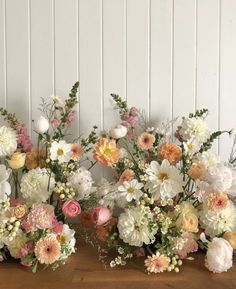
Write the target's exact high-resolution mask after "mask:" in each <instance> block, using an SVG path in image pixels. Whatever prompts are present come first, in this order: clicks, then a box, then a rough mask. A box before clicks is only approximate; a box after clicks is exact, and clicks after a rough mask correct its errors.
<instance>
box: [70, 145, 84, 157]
mask: <svg viewBox="0 0 236 289" xmlns="http://www.w3.org/2000/svg"><path fill="white" fill-rule="evenodd" d="M83 153H84V151H83V149H82V147H81V145H79V144H77V143H75V144H72V145H71V159H72V160H73V161H78V160H79V159H80V158H81V156H82V155H83Z"/></svg>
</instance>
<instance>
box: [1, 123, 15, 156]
mask: <svg viewBox="0 0 236 289" xmlns="http://www.w3.org/2000/svg"><path fill="white" fill-rule="evenodd" d="M16 148H17V140H16V132H15V131H14V130H13V129H12V128H10V127H6V126H2V127H0V157H4V156H10V155H11V154H13V153H14V151H15V150H16Z"/></svg>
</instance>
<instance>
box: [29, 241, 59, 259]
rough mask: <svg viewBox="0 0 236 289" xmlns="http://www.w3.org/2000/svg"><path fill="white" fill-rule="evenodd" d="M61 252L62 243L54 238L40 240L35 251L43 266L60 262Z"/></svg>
mask: <svg viewBox="0 0 236 289" xmlns="http://www.w3.org/2000/svg"><path fill="white" fill-rule="evenodd" d="M60 252H61V246H60V243H59V242H58V241H57V239H56V238H55V237H52V236H46V237H44V238H42V239H40V240H39V241H38V242H37V243H36V246H35V249H34V253H35V256H36V257H37V259H38V260H39V263H41V264H52V263H54V262H56V261H58V260H59V258H60Z"/></svg>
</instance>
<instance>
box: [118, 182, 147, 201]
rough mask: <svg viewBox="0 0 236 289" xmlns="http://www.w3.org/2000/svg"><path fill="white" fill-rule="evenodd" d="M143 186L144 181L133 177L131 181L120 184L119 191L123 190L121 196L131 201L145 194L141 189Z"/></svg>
mask: <svg viewBox="0 0 236 289" xmlns="http://www.w3.org/2000/svg"><path fill="white" fill-rule="evenodd" d="M142 187H143V184H142V183H139V182H138V181H137V180H136V179H133V180H131V181H125V182H124V183H123V185H122V186H119V188H118V191H120V192H121V196H122V197H124V198H125V199H126V201H127V202H131V201H132V200H139V199H140V197H141V196H142V195H143V192H142V191H141V189H142Z"/></svg>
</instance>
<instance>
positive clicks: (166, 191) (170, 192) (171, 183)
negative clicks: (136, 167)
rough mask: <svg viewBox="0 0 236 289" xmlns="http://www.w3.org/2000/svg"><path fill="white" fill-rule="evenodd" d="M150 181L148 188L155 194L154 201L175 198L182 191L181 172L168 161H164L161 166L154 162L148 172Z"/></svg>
mask: <svg viewBox="0 0 236 289" xmlns="http://www.w3.org/2000/svg"><path fill="white" fill-rule="evenodd" d="M146 174H147V175H148V179H149V181H148V182H147V184H146V188H147V189H149V191H150V193H151V194H153V199H154V200H158V199H162V200H163V199H168V198H174V197H175V196H176V195H177V194H178V193H179V192H181V191H182V187H183V180H182V177H181V175H180V172H179V170H178V169H177V168H176V167H174V166H171V165H170V163H169V162H168V161H167V160H163V161H162V163H161V165H160V164H159V163H158V162H156V161H152V162H151V163H150V165H149V167H148V168H147V170H146Z"/></svg>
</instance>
